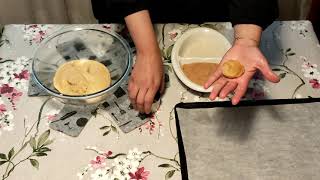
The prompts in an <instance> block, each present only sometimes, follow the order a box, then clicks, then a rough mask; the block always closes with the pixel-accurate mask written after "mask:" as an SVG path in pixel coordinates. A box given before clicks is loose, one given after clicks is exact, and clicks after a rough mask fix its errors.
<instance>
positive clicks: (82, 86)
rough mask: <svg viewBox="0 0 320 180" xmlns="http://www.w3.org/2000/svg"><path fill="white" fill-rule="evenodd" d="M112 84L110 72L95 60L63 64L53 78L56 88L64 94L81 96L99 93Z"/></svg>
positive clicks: (73, 61)
mask: <svg viewBox="0 0 320 180" xmlns="http://www.w3.org/2000/svg"><path fill="white" fill-rule="evenodd" d="M110 84H111V76H110V72H109V70H108V69H107V67H106V66H105V65H103V64H102V63H100V62H98V61H94V60H72V61H69V62H67V63H64V64H62V65H61V66H60V67H59V68H58V69H57V71H56V73H55V76H54V78H53V85H54V87H55V88H56V89H57V90H58V91H59V92H60V93H62V94H65V95H73V96H81V95H88V94H93V93H96V92H99V91H101V90H104V89H106V88H107V87H109V86H110Z"/></svg>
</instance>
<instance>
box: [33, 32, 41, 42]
mask: <svg viewBox="0 0 320 180" xmlns="http://www.w3.org/2000/svg"><path fill="white" fill-rule="evenodd" d="M42 36H43V35H42V34H40V33H39V34H37V35H35V37H34V38H33V40H34V41H35V42H37V43H40V42H41V41H42V40H43V37H42Z"/></svg>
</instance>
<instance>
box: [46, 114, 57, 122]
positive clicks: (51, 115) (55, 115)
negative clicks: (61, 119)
mask: <svg viewBox="0 0 320 180" xmlns="http://www.w3.org/2000/svg"><path fill="white" fill-rule="evenodd" d="M56 117H57V114H50V115H48V116H47V119H48V121H54V120H55V119H56Z"/></svg>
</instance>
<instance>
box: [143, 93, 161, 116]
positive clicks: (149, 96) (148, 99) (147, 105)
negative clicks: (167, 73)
mask: <svg viewBox="0 0 320 180" xmlns="http://www.w3.org/2000/svg"><path fill="white" fill-rule="evenodd" d="M157 91H158V89H151V88H149V89H148V91H147V93H146V96H145V98H144V109H143V110H144V111H143V112H145V113H146V114H150V112H151V107H152V103H153V99H154V96H155V95H156V93H157Z"/></svg>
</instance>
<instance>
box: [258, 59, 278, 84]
mask: <svg viewBox="0 0 320 180" xmlns="http://www.w3.org/2000/svg"><path fill="white" fill-rule="evenodd" d="M262 62H263V63H261V64H260V66H259V67H258V69H259V70H260V71H261V73H262V74H263V76H264V77H265V78H266V79H267V80H268V81H270V82H273V83H278V82H279V81H280V78H279V77H278V75H276V74H275V73H274V72H273V71H272V69H271V68H270V66H269V64H268V62H267V60H266V59H263V61H262Z"/></svg>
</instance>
